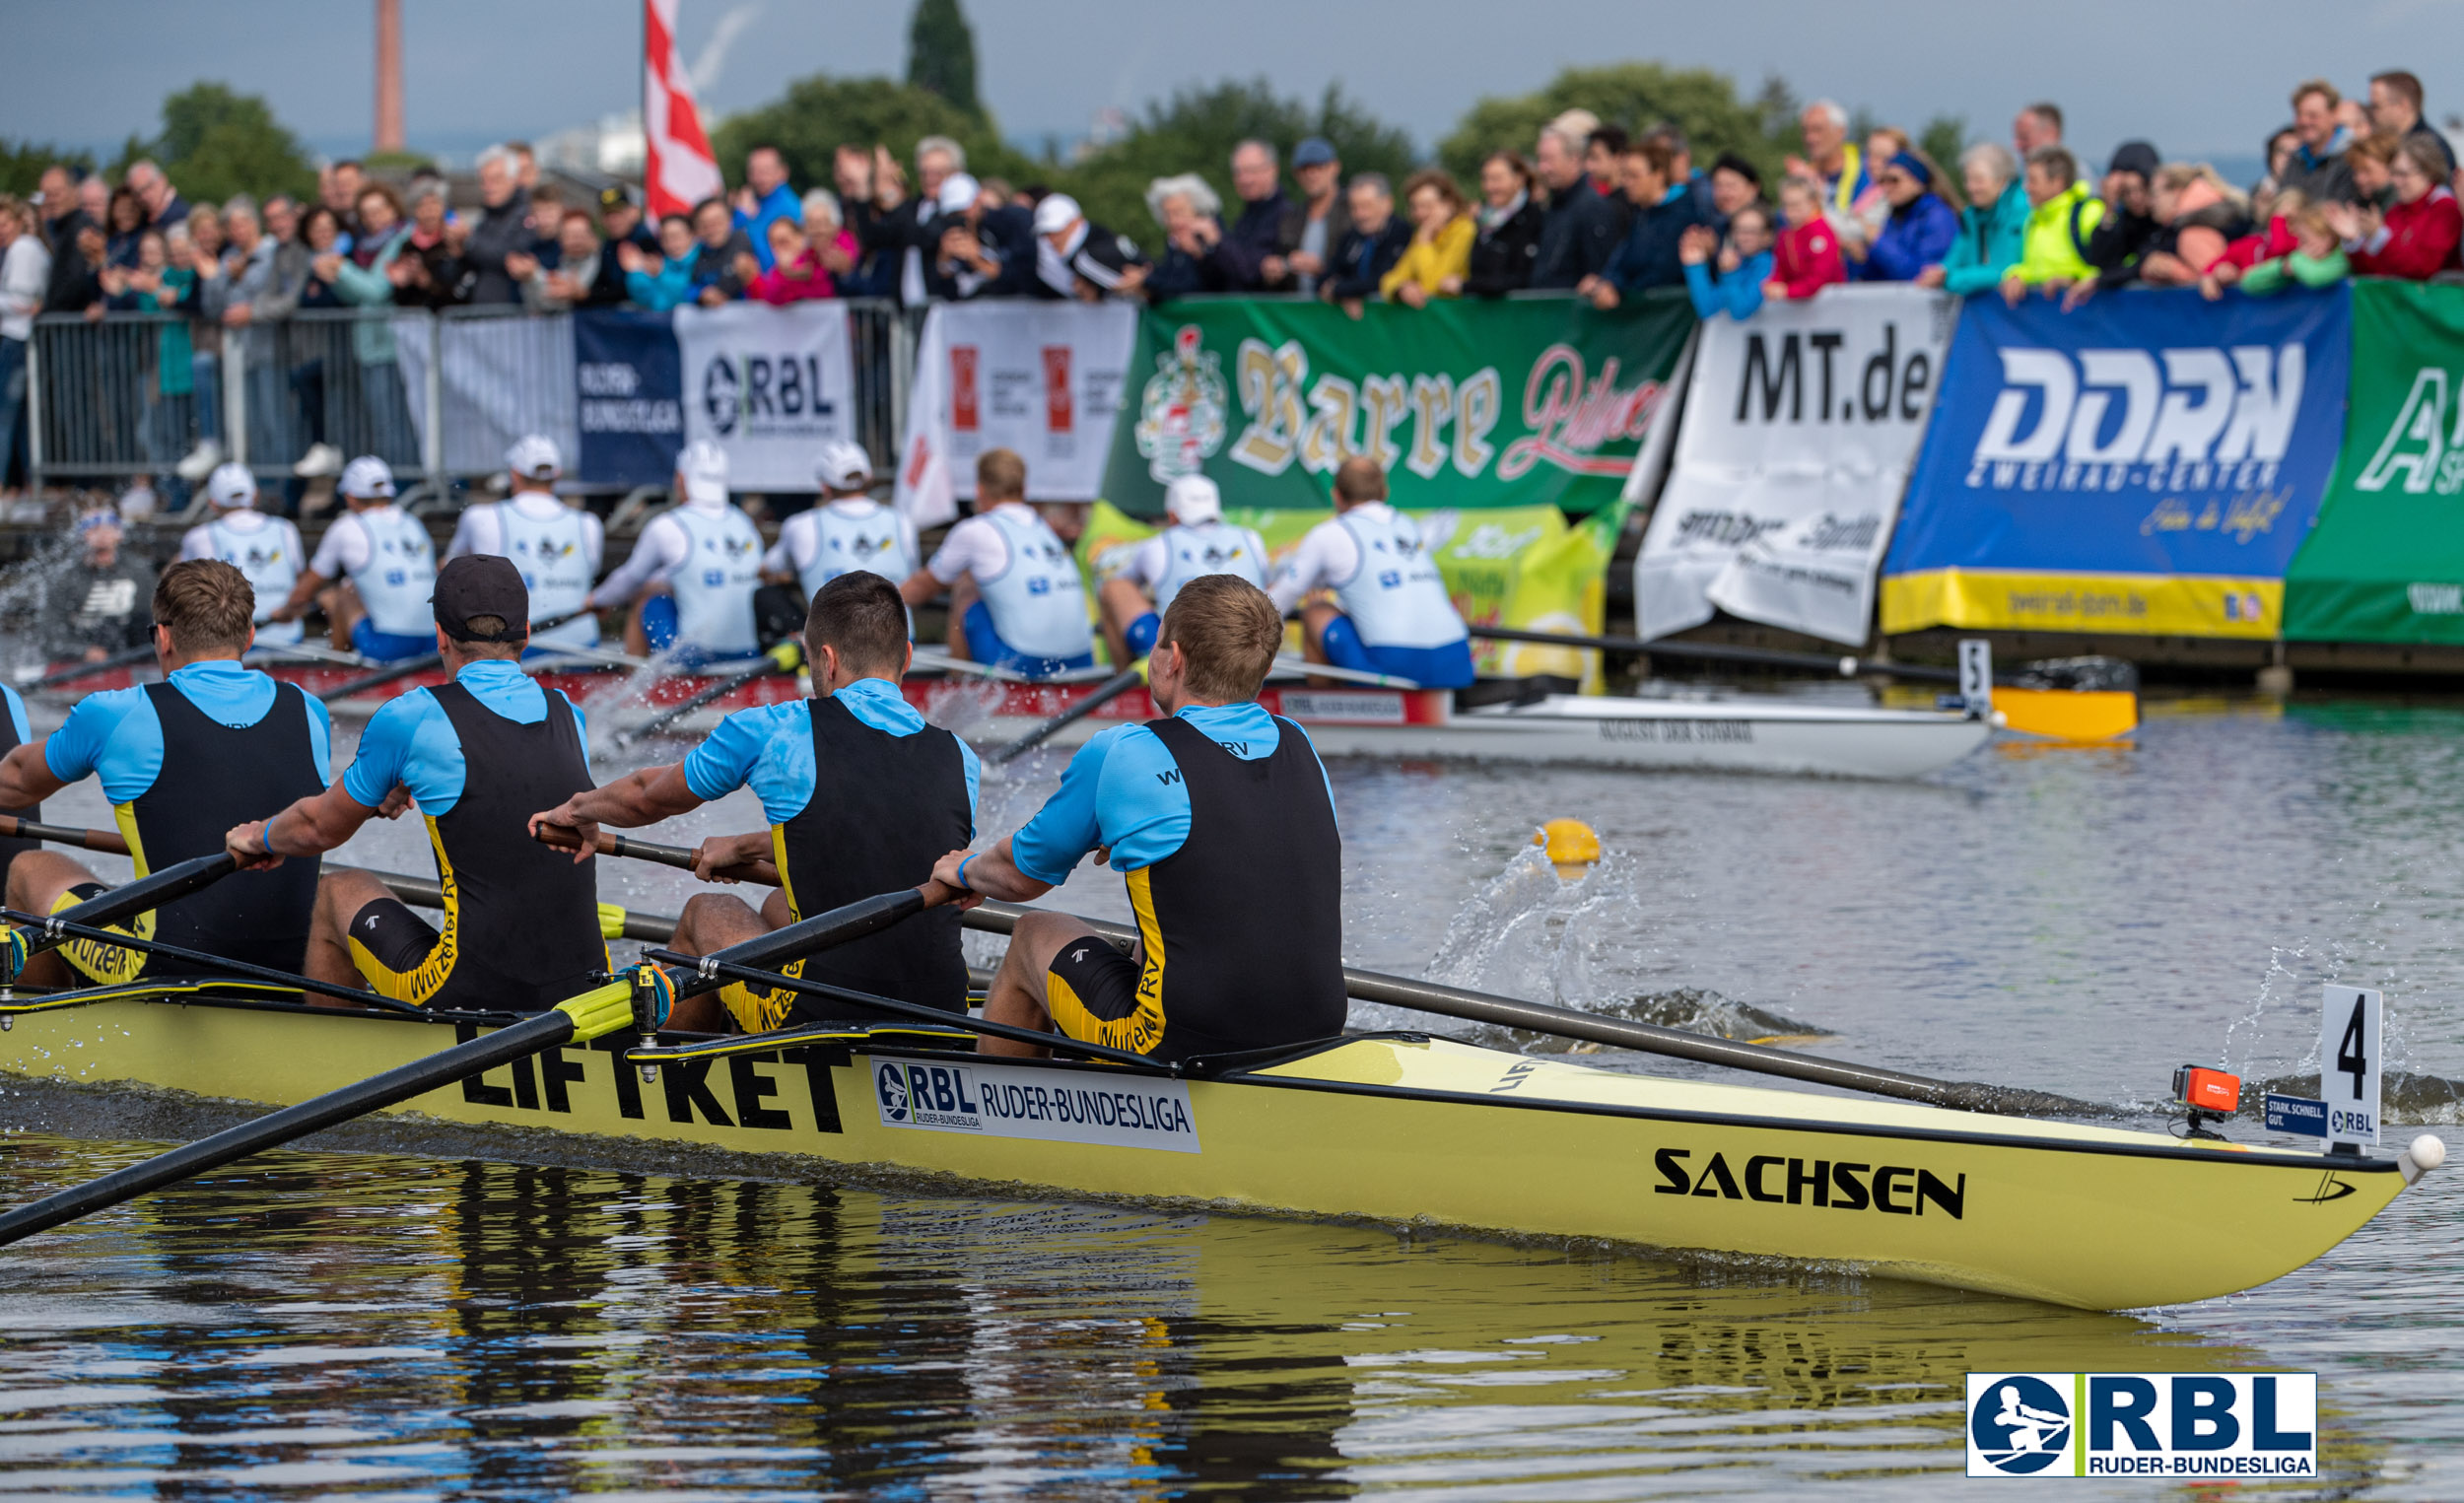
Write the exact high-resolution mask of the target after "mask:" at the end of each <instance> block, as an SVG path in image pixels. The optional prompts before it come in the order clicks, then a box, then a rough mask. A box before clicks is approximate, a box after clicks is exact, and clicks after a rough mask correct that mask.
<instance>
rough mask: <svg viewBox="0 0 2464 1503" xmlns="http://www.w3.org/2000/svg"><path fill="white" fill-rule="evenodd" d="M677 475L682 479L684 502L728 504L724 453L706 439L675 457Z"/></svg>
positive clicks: (689, 446)
mask: <svg viewBox="0 0 2464 1503" xmlns="http://www.w3.org/2000/svg"><path fill="white" fill-rule="evenodd" d="M676 473H677V474H679V475H682V476H683V477H684V499H685V500H687V501H702V502H716V503H718V504H719V505H720V506H724V505H726V502H727V451H726V450H725V449H723V448H720V447H719V445H718V444H713V443H712V442H711V441H710V440H708V439H696V440H694V441H693V442H692V443H690V444H686V445H685V446H684V451H683V452H682V453H679V454H678V455H676Z"/></svg>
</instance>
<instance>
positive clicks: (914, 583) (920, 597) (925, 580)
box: [898, 569, 944, 605]
mask: <svg viewBox="0 0 2464 1503" xmlns="http://www.w3.org/2000/svg"><path fill="white" fill-rule="evenodd" d="M943 588H944V586H943V585H942V583H941V581H938V580H936V579H934V578H933V577H932V571H931V570H929V569H919V570H917V571H916V572H915V573H914V574H911V575H909V576H908V577H907V582H906V583H904V584H901V585H900V586H899V587H898V597H899V598H900V599H902V600H904V601H906V602H907V603H908V604H910V605H923V604H924V603H926V602H928V601H929V600H931V598H932V597H933V596H935V595H937V594H939V593H940V592H941V590H942V589H943Z"/></svg>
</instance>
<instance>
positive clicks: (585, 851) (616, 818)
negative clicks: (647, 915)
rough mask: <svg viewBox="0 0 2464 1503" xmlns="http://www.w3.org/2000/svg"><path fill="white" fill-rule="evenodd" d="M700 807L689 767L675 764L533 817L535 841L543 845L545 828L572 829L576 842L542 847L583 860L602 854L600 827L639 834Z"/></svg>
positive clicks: (631, 776)
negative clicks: (688, 779) (686, 775)
mask: <svg viewBox="0 0 2464 1503" xmlns="http://www.w3.org/2000/svg"><path fill="white" fill-rule="evenodd" d="M701 806H702V799H701V797H700V795H699V794H696V793H695V792H694V791H693V789H692V787H691V786H688V785H687V784H686V783H685V781H684V764H683V763H681V762H671V763H669V764H667V765H666V766H665V767H646V768H643V769H641V770H640V771H638V772H631V773H627V774H626V775H625V776H623V777H622V778H618V779H616V780H615V781H613V782H611V783H606V784H602V785H601V786H598V787H595V788H584V789H582V791H581V792H579V793H576V794H575V795H574V796H573V797H571V798H568V799H566V800H565V801H564V802H563V803H560V804H558V805H557V806H556V807H555V808H553V809H542V810H541V811H539V812H538V813H536V814H533V815H531V816H530V838H531V839H532V840H542V837H541V836H540V834H539V831H540V828H541V827H542V826H548V825H553V826H555V827H556V828H558V829H561V830H570V831H572V832H573V838H572V839H570V840H544V841H543V844H546V845H550V846H554V847H556V848H557V849H558V850H560V851H571V852H572V853H573V854H574V859H575V860H576V861H581V860H582V859H583V858H585V857H587V856H589V855H590V854H593V853H594V852H596V851H597V850H598V847H599V826H601V825H614V826H616V827H617V828H618V829H620V830H634V829H639V828H640V827H642V826H644V825H654V824H657V823H658V822H659V821H660V820H662V819H673V818H675V817H676V816H677V815H679V814H690V813H692V812H693V811H694V810H695V809H698V808H700V807H701Z"/></svg>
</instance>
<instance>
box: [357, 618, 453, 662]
mask: <svg viewBox="0 0 2464 1503" xmlns="http://www.w3.org/2000/svg"><path fill="white" fill-rule="evenodd" d="M351 649H352V650H353V651H355V652H357V653H359V654H360V655H361V656H362V657H365V658H368V659H369V660H371V661H372V662H400V661H401V660H402V659H403V658H405V657H417V656H420V655H421V654H422V653H426V652H434V651H435V650H436V649H437V639H436V638H434V637H404V636H399V635H397V634H395V633H392V632H380V631H378V630H376V623H375V622H373V621H370V620H369V619H368V618H367V617H366V616H362V617H361V618H360V619H359V620H357V621H354V622H352V623H351Z"/></svg>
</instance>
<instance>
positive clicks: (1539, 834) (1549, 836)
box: [1532, 819, 1600, 882]
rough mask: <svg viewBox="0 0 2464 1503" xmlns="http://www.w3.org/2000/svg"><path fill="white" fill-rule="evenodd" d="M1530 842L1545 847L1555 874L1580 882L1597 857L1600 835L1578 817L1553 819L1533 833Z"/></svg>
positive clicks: (1570, 880)
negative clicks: (1554, 868) (1555, 870)
mask: <svg viewBox="0 0 2464 1503" xmlns="http://www.w3.org/2000/svg"><path fill="white" fill-rule="evenodd" d="M1532 844H1533V845H1535V846H1541V847H1545V848H1546V849H1547V851H1548V861H1549V864H1550V865H1552V866H1554V867H1556V868H1557V875H1559V876H1561V877H1563V878H1565V879H1566V880H1567V881H1569V882H1579V881H1581V880H1583V878H1584V877H1586V876H1588V875H1590V873H1591V869H1592V864H1593V863H1594V862H1596V861H1598V860H1599V859H1600V835H1599V832H1597V831H1595V830H1594V829H1592V827H1591V826H1589V825H1587V824H1585V823H1583V822H1582V821H1581V820H1579V819H1552V820H1550V821H1549V822H1548V823H1546V824H1544V825H1542V826H1540V828H1539V829H1538V830H1536V831H1534V832H1533V834H1532Z"/></svg>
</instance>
